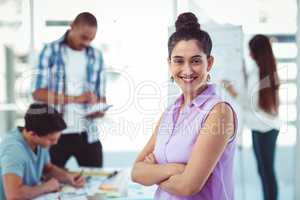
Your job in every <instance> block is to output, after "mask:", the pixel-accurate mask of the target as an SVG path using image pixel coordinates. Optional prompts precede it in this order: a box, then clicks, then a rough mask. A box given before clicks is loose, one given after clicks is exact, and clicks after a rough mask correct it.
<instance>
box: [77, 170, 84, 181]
mask: <svg viewBox="0 0 300 200" xmlns="http://www.w3.org/2000/svg"><path fill="white" fill-rule="evenodd" d="M82 175H83V170H81V171H80V173H79V174H78V176H76V177H75V181H77V180H78V179H79V178H80V177H81V176H82Z"/></svg>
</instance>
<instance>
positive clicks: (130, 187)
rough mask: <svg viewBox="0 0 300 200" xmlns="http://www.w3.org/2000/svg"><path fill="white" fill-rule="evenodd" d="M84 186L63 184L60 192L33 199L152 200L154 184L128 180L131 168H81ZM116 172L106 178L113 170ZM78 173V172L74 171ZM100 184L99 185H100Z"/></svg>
mask: <svg viewBox="0 0 300 200" xmlns="http://www.w3.org/2000/svg"><path fill="white" fill-rule="evenodd" d="M82 169H83V170H84V173H83V175H84V176H85V177H86V184H85V187H84V188H81V189H75V188H73V187H70V186H64V187H63V188H62V190H61V191H60V192H56V193H50V194H45V195H42V196H40V197H37V198H35V199H34V200H112V199H113V200H152V199H153V196H154V192H155V190H156V186H153V187H144V186H142V185H139V184H136V183H133V182H132V181H131V180H130V172H131V169H128V168H126V169H99V168H82ZM116 170H117V171H118V174H117V175H116V176H114V177H112V178H109V179H107V176H108V175H109V174H111V173H112V172H114V171H116ZM76 173H79V172H76ZM100 186H101V187H100Z"/></svg>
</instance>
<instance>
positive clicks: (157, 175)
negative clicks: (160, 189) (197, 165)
mask: <svg viewBox="0 0 300 200" xmlns="http://www.w3.org/2000/svg"><path fill="white" fill-rule="evenodd" d="M184 169H185V165H184V164H177V163H168V164H148V163H145V162H137V163H136V164H135V165H134V167H133V170H132V174H131V177H132V180H133V181H134V182H137V183H140V184H142V185H145V186H150V185H154V184H159V183H160V182H162V181H164V180H166V179H168V178H169V177H171V176H173V175H175V174H180V173H182V172H183V171H184Z"/></svg>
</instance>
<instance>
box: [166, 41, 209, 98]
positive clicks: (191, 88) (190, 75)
mask: <svg viewBox="0 0 300 200" xmlns="http://www.w3.org/2000/svg"><path fill="white" fill-rule="evenodd" d="M212 64H213V57H212V56H210V57H207V55H206V54H205V53H204V52H203V51H202V49H200V48H199V47H198V45H197V41H196V40H188V41H185V40H182V41H179V42H178V43H177V44H176V45H175V47H174V49H173V51H172V53H171V57H170V58H169V67H170V72H171V75H172V77H173V78H174V80H175V82H176V83H177V84H178V85H179V87H180V88H181V89H182V91H183V93H185V94H195V93H197V92H198V91H199V89H200V88H201V87H202V86H203V85H204V84H206V83H207V75H208V72H209V71H210V69H211V67H212Z"/></svg>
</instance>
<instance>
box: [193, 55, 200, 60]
mask: <svg viewBox="0 0 300 200" xmlns="http://www.w3.org/2000/svg"><path fill="white" fill-rule="evenodd" d="M202 57H203V56H201V55H195V56H193V57H191V59H193V58H202Z"/></svg>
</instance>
